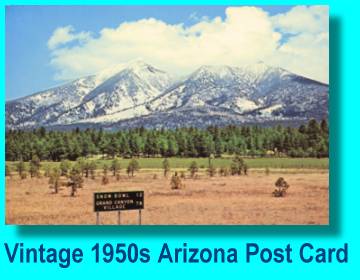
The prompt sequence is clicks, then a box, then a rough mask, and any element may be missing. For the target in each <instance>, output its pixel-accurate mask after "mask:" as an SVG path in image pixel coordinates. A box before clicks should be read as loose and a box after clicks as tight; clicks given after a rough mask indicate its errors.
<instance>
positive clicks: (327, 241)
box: [0, 0, 360, 279]
mask: <svg viewBox="0 0 360 280" xmlns="http://www.w3.org/2000/svg"><path fill="white" fill-rule="evenodd" d="M90 3H91V2H90V1H65V0H64V1H2V4H1V5H2V7H1V9H0V13H1V23H0V24H1V29H0V30H1V40H2V42H1V45H0V48H1V59H2V62H3V63H2V65H3V66H2V67H1V78H0V80H1V89H2V90H1V98H2V100H3V102H1V103H0V106H1V110H2V115H1V117H2V121H1V136H2V137H1V141H2V146H1V147H2V149H3V150H2V151H3V152H2V153H1V161H2V164H1V169H0V172H1V174H0V180H1V184H0V186H1V190H0V193H1V194H2V196H3V197H2V199H1V200H0V216H1V217H3V221H2V222H1V225H0V239H1V244H0V277H1V278H2V279H8V278H11V279H26V278H28V277H29V278H30V279H64V278H66V279H74V278H81V279H86V278H89V279H94V278H98V279H106V278H107V277H112V278H115V279H121V278H125V277H134V278H136V279H137V278H141V277H142V278H144V279H158V278H167V279H183V278H198V279H206V278H208V279H213V278H220V277H221V278H224V277H226V278H234V279H238V278H243V279H263V278H269V279H274V278H276V279H303V278H306V279H318V278H321V279H336V278H341V277H344V278H345V279H354V278H355V279H356V278H357V277H359V275H360V273H359V263H360V236H359V233H360V230H359V229H360V227H359V212H360V203H359V202H358V201H359V198H360V186H359V184H358V179H359V176H358V172H359V171H358V170H359V167H358V164H357V163H358V154H359V149H358V148H357V147H358V146H357V143H358V139H359V129H358V127H359V125H358V123H357V122H358V121H359V118H358V114H359V110H358V106H359V104H360V100H359V96H360V94H359V90H358V87H357V86H356V85H357V83H356V82H358V67H359V46H358V45H359V31H358V26H359V24H358V19H359V15H358V14H359V13H358V11H359V8H360V7H359V6H360V5H359V4H357V2H356V1H345V0H343V1H321V2H319V1H302V2H300V3H299V2H297V1H286V2H285V1H256V2H253V3H252V2H250V1H210V0H207V1H198V0H197V1H172V3H171V4H189V5H195V4H199V5H210V4H212V5H216V4H217V5H237V4H248V5H255V4H258V5H262V4H266V5H268V4H274V5H286V4H287V5H289V4H312V3H313V4H328V5H330V115H331V118H330V134H331V136H330V137H331V140H330V141H331V161H330V162H331V163H330V225H329V226H221V227H217V226H205V227H204V226H202V227H197V226H161V227H160V226H156V227H146V226H143V227H130V226H126V227H115V226H114V227H111V226H110V227H95V226H6V225H5V197H4V193H5V189H4V188H5V186H4V165H5V164H4V148H5V144H4V139H5V131H4V129H5V128H4V125H5V120H4V118H5V113H4V107H5V106H4V105H5V92H4V91H5V85H4V83H5V78H4V77H5V74H6V73H5V63H4V62H5V41H4V40H5V34H4V32H5V26H4V25H5V9H4V6H5V5H10V4H90ZM94 3H96V2H95V1H94ZM98 3H100V1H99V2H98ZM101 4H168V3H167V2H166V1H159V0H157V1H102V2H101ZM4 242H8V243H10V244H13V243H15V242H23V243H25V245H26V246H27V247H28V246H35V247H38V246H39V245H40V244H44V245H45V246H46V247H55V248H61V247H80V248H82V249H83V250H84V253H85V259H84V261H83V262H82V263H81V264H72V265H71V266H70V268H68V269H61V268H59V267H58V266H57V265H53V264H52V265H49V264H39V263H38V264H18V263H14V264H10V263H9V262H8V260H7V257H6V253H5V248H4V245H3V243H4ZM96 242H100V243H105V242H125V243H131V242H134V243H137V244H138V246H139V247H148V248H149V249H150V250H151V252H152V254H151V255H152V261H151V262H150V263H148V264H141V263H136V264H131V263H124V264H117V263H113V264H95V263H94V261H93V258H91V257H92V254H90V253H91V251H90V250H91V247H92V245H93V244H94V243H96ZM163 242H168V243H169V245H170V246H171V247H181V246H182V244H183V243H184V242H187V243H188V247H200V248H202V247H210V248H213V247H224V248H228V247H236V248H239V250H240V261H239V263H237V264H220V263H218V264H213V263H210V264H168V263H162V264H157V262H156V261H157V260H156V258H157V255H158V253H159V250H160V248H161V245H162V243H163ZM247 242H257V243H259V245H260V246H263V247H270V248H275V247H285V246H286V245H287V244H288V243H290V244H291V246H292V247H293V248H294V253H296V251H297V249H298V247H299V246H300V245H301V244H303V243H305V242H310V243H312V244H313V245H314V246H319V247H341V246H343V245H344V243H345V242H346V243H348V244H349V263H347V264H341V263H340V264H338V263H330V264H315V263H314V264H304V263H302V262H300V260H299V259H298V258H296V257H295V258H294V262H293V263H291V264H287V263H283V264H277V263H270V264H264V263H261V262H259V261H254V262H252V263H250V264H247V263H245V260H244V256H245V255H244V248H245V244H246V243H247ZM294 256H296V254H294Z"/></svg>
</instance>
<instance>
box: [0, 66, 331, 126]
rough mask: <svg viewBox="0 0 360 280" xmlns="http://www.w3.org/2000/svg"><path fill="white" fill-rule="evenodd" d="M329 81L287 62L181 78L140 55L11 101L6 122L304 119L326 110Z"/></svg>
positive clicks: (149, 123)
mask: <svg viewBox="0 0 360 280" xmlns="http://www.w3.org/2000/svg"><path fill="white" fill-rule="evenodd" d="M328 91H329V88H328V85H325V84H322V83H319V82H317V81H313V80H310V79H307V78H304V77H301V76H298V75H295V74H293V73H291V72H288V71H286V70H284V69H282V68H278V67H270V66H268V65H266V64H264V63H256V64H253V65H249V66H244V67H230V66H202V67H200V68H199V69H197V70H196V71H194V72H193V73H191V74H190V75H188V76H187V77H185V78H183V79H182V80H180V81H177V82H173V83H172V79H171V77H170V76H169V75H168V74H167V73H165V72H163V71H161V70H158V69H156V68H155V67H153V66H151V65H149V64H146V63H145V62H142V61H135V62H132V63H129V64H128V65H126V66H122V67H121V68H120V70H119V69H118V71H117V72H116V73H114V72H113V73H112V75H109V74H108V75H107V76H106V75H103V74H97V75H94V76H89V77H85V78H82V79H78V80H75V81H74V82H72V83H68V84H66V85H64V86H60V87H57V88H54V89H50V90H48V91H44V92H40V93H37V94H34V95H32V96H28V97H25V98H22V99H18V100H15V101H10V102H8V103H7V104H6V122H7V123H6V125H7V128H21V127H37V126H48V127H57V128H61V127H66V126H67V127H69V126H71V127H75V126H80V127H99V126H102V127H111V128H116V127H118V128H126V127H129V126H131V127H134V126H140V125H141V126H145V127H178V126H199V127H203V126H205V125H227V124H240V123H258V124H262V123H274V122H275V123H276V122H284V121H285V122H288V123H289V122H297V123H299V122H304V121H307V120H309V119H310V118H316V119H322V118H327V117H328Z"/></svg>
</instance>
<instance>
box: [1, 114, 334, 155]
mask: <svg viewBox="0 0 360 280" xmlns="http://www.w3.org/2000/svg"><path fill="white" fill-rule="evenodd" d="M99 154H101V155H103V156H104V157H110V158H115V157H116V156H121V157H124V158H132V157H139V156H143V157H156V156H161V157H175V156H176V157H209V156H215V157H221V155H223V154H230V155H240V156H253V157H256V156H289V157H328V155H329V128H328V123H327V121H326V120H322V121H321V122H317V121H316V120H310V121H309V122H308V123H307V124H303V125H300V126H299V127H297V128H294V127H284V126H281V125H278V126H275V127H259V126H234V125H229V126H226V127H217V126H210V127H208V128H206V129H198V128H193V127H190V128H179V129H175V130H171V129H145V128H142V127H141V128H136V129H129V130H121V131H116V132H110V131H104V130H102V129H86V130H80V129H74V130H72V131H52V130H46V129H45V128H38V129H34V130H31V131H25V130H9V131H7V132H6V160H8V161H16V160H23V161H29V160H31V159H32V158H33V156H37V157H38V158H39V159H40V160H51V161H61V160H64V159H67V160H76V159H78V158H79V157H89V156H93V155H99Z"/></svg>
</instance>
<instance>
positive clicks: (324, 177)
mask: <svg viewBox="0 0 360 280" xmlns="http://www.w3.org/2000/svg"><path fill="white" fill-rule="evenodd" d="M284 171H286V170H285V169H279V170H278V171H277V172H279V173H276V174H275V173H273V172H271V173H270V174H269V175H266V174H265V173H250V175H248V176H228V177H220V176H215V177H212V178H210V177H209V176H206V174H205V172H204V171H203V170H202V172H200V174H199V176H197V178H196V179H190V178H189V177H187V178H186V179H183V184H184V187H183V188H182V189H178V190H172V189H171V188H170V178H165V177H164V176H163V175H162V171H161V170H141V171H140V172H138V173H136V175H135V177H128V176H126V175H125V174H123V175H122V176H121V178H120V180H119V181H116V179H115V178H114V177H113V176H110V177H109V179H110V182H109V184H107V185H102V184H101V176H97V178H96V179H95V180H91V179H86V178H85V182H84V186H83V188H81V189H80V190H79V191H78V193H77V194H76V196H75V197H71V196H70V190H69V188H67V187H62V188H61V190H60V191H59V193H58V194H54V193H52V190H51V189H49V185H48V178H45V177H42V178H29V177H28V179H25V180H20V179H19V176H17V175H16V176H13V177H11V178H9V177H7V178H6V223H7V224H95V221H96V220H95V213H94V212H93V194H94V192H99V191H104V192H106V191H130V190H143V191H144V193H145V198H144V199H145V208H144V210H143V211H142V223H143V224H147V225H163V224H171V225H172V224H186V225H194V224H201V225H204V224H212V225H214V224H230V225H240V224H242V225H249V224H266V225H273V224H278V225H283V224H287V225H291V224H303V225H308V224H328V222H329V188H328V186H329V174H328V172H327V171H326V170H320V169H315V170H313V173H304V172H303V170H301V169H297V173H290V174H288V173H283V172H284ZM99 173H101V171H99ZM99 175H100V174H99ZM155 175H156V176H155ZM279 176H284V177H285V179H286V181H287V182H288V183H289V185H290V188H289V190H288V192H287V195H286V197H283V198H275V197H273V196H272V195H271V193H272V191H273V190H274V188H275V187H274V183H275V181H276V180H277V178H278V177H279ZM137 214H138V213H137V211H124V212H123V213H122V214H121V221H122V224H136V223H137V221H138V217H137ZM100 223H101V224H116V223H117V214H116V213H114V212H108V213H101V222H100Z"/></svg>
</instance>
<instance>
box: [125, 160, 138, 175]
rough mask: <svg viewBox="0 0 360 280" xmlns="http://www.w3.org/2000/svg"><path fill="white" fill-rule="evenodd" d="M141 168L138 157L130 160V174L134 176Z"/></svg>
mask: <svg viewBox="0 0 360 280" xmlns="http://www.w3.org/2000/svg"><path fill="white" fill-rule="evenodd" d="M139 169H140V165H139V162H138V161H137V160H136V159H132V160H130V162H129V165H128V167H127V169H126V172H127V174H128V176H130V175H131V177H134V173H135V171H138V170H139Z"/></svg>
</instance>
